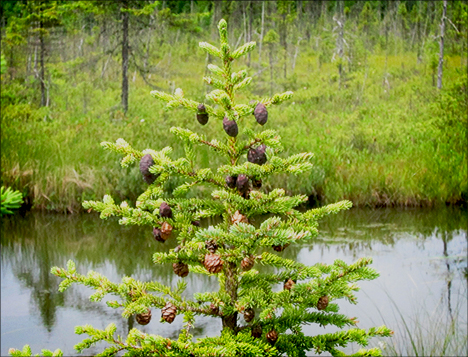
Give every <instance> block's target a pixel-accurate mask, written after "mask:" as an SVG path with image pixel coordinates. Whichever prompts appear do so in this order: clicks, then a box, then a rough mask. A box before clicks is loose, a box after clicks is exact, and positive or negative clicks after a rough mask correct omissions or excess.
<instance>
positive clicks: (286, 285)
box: [283, 279, 296, 290]
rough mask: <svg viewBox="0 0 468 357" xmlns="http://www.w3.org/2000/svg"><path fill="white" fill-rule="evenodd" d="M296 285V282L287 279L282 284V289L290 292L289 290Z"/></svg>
mask: <svg viewBox="0 0 468 357" xmlns="http://www.w3.org/2000/svg"><path fill="white" fill-rule="evenodd" d="M295 284H296V282H295V281H294V280H292V279H287V280H286V281H285V282H284V285H283V288H284V290H291V288H292V287H293V286H294V285H295Z"/></svg>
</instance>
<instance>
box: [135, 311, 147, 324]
mask: <svg viewBox="0 0 468 357" xmlns="http://www.w3.org/2000/svg"><path fill="white" fill-rule="evenodd" d="M150 321H151V310H150V309H148V312H146V313H143V314H138V315H136V322H138V323H139V324H140V325H148V324H149V322H150Z"/></svg>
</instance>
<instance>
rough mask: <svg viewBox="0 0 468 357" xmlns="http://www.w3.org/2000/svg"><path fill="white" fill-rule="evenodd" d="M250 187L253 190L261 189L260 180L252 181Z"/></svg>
mask: <svg viewBox="0 0 468 357" xmlns="http://www.w3.org/2000/svg"><path fill="white" fill-rule="evenodd" d="M252 187H253V188H255V189H257V190H258V189H259V188H261V187H262V180H261V179H252Z"/></svg>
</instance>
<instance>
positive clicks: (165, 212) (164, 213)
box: [159, 202, 172, 218]
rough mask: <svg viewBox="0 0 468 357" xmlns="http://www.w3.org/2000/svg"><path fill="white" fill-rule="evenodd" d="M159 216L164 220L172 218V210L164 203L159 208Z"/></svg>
mask: <svg viewBox="0 0 468 357" xmlns="http://www.w3.org/2000/svg"><path fill="white" fill-rule="evenodd" d="M159 215H160V216H161V217H164V218H172V208H171V206H169V205H168V204H167V203H166V202H163V203H161V206H159Z"/></svg>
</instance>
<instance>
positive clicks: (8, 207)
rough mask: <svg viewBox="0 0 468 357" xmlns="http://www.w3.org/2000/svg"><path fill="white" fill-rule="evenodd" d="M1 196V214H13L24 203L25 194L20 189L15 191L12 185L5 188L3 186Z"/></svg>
mask: <svg viewBox="0 0 468 357" xmlns="http://www.w3.org/2000/svg"><path fill="white" fill-rule="evenodd" d="M1 196H2V205H1V211H0V212H1V215H2V216H3V215H4V214H13V211H12V210H14V209H18V208H20V207H21V204H22V203H23V195H22V194H21V192H19V191H13V190H12V189H11V187H8V188H7V189H5V187H3V186H2V188H1Z"/></svg>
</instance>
